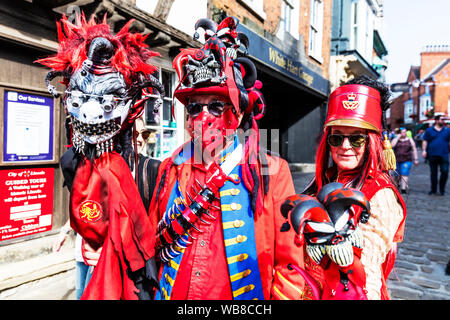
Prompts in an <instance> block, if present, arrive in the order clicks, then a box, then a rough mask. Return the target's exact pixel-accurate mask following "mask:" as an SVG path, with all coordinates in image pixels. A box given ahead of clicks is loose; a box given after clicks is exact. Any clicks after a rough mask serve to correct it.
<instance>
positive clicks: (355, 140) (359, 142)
mask: <svg viewBox="0 0 450 320" xmlns="http://www.w3.org/2000/svg"><path fill="white" fill-rule="evenodd" d="M367 137H368V136H367V135H365V134H350V135H343V134H330V135H329V136H328V138H327V141H328V144H329V145H330V146H332V147H340V146H342V144H343V143H344V139H345V138H347V139H348V141H349V142H350V145H351V146H352V147H354V148H361V147H362V146H363V145H364V144H365V143H366V140H367Z"/></svg>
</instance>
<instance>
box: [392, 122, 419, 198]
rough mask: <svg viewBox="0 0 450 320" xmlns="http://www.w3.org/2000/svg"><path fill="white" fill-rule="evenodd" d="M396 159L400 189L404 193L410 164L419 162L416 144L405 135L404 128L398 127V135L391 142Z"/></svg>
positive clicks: (406, 187)
mask: <svg viewBox="0 0 450 320" xmlns="http://www.w3.org/2000/svg"><path fill="white" fill-rule="evenodd" d="M391 144H392V148H393V149H394V152H395V158H396V159H397V168H398V174H399V175H400V190H401V192H402V193H406V191H407V189H408V176H409V171H410V169H411V166H412V164H413V161H414V165H416V166H417V165H418V164H419V160H418V157H417V149H416V144H415V143H414V140H413V139H412V138H409V137H408V136H407V132H406V129H405V128H400V135H399V136H397V137H396V138H395V139H393V140H392V142H391Z"/></svg>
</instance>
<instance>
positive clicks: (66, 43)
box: [36, 13, 159, 83]
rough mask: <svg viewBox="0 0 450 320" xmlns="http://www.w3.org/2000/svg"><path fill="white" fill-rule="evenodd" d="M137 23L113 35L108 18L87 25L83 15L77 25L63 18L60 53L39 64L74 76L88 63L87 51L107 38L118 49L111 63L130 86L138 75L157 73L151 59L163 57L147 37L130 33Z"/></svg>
mask: <svg viewBox="0 0 450 320" xmlns="http://www.w3.org/2000/svg"><path fill="white" fill-rule="evenodd" d="M133 21H134V19H131V20H130V21H128V22H127V23H126V24H125V25H124V26H123V28H122V29H121V30H120V31H119V32H118V33H117V34H116V35H112V34H111V31H110V27H109V25H108V24H107V23H106V15H105V16H104V17H103V21H102V22H101V23H98V24H97V23H96V21H95V19H94V17H92V18H91V19H90V20H89V21H86V17H85V15H84V14H83V13H82V14H81V15H80V16H77V18H76V21H75V23H71V22H70V21H69V20H68V19H67V17H66V16H65V15H64V14H63V17H62V18H61V20H60V21H59V22H57V24H56V29H57V34H58V40H59V48H58V53H57V54H55V55H53V56H51V57H48V58H44V59H39V60H37V61H36V62H38V63H40V64H43V65H45V66H47V67H49V68H51V69H53V70H56V71H68V72H71V73H72V72H74V71H75V70H77V69H79V68H80V67H81V66H82V64H83V61H84V60H86V59H87V50H88V48H89V45H90V43H91V41H92V40H93V39H94V38H97V37H103V38H106V39H108V40H109V41H111V43H112V44H113V46H114V47H115V48H116V50H115V55H114V57H113V58H112V59H111V63H112V65H113V66H114V68H115V69H116V70H117V71H118V72H120V73H121V74H122V75H123V76H124V78H125V81H126V82H127V83H131V82H133V81H135V80H136V77H137V74H138V73H143V74H151V73H153V72H155V71H156V69H157V68H156V67H155V66H153V65H151V64H149V62H148V61H149V59H150V58H151V57H155V56H159V53H157V52H153V51H151V50H150V49H149V47H148V45H147V44H146V43H145V39H146V38H147V36H143V35H142V34H140V33H130V32H129V28H130V26H131V24H132V23H133Z"/></svg>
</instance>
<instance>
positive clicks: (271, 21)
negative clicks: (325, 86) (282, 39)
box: [210, 0, 332, 78]
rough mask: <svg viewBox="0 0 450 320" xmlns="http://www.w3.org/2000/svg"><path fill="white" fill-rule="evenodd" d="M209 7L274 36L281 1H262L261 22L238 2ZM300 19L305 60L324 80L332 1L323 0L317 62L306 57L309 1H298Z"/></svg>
mask: <svg viewBox="0 0 450 320" xmlns="http://www.w3.org/2000/svg"><path fill="white" fill-rule="evenodd" d="M210 3H211V5H212V6H214V7H216V8H218V9H220V10H223V11H225V12H226V13H227V14H228V15H233V16H235V17H237V18H239V20H240V21H244V19H249V20H250V21H251V22H252V23H253V24H255V25H256V26H257V27H258V28H261V29H262V30H265V31H268V32H270V33H271V34H275V33H276V31H277V28H278V24H279V19H280V15H281V0H264V12H265V14H266V19H265V20H264V21H263V20H262V19H261V18H260V17H259V16H258V15H256V14H254V12H252V11H251V10H249V9H248V8H246V7H245V6H244V5H243V4H242V2H241V1H238V0H211V2H210ZM299 3H300V19H299V30H298V31H299V33H300V35H301V36H302V37H303V47H304V52H305V55H306V58H307V60H308V61H309V62H310V63H312V64H314V65H316V66H318V67H319V68H320V69H321V70H322V76H323V77H324V78H328V77H329V68H328V66H329V63H330V44H331V26H332V17H331V11H332V0H324V7H323V13H324V20H323V38H322V57H323V61H322V62H319V61H317V60H315V59H313V58H311V57H310V56H309V55H308V48H309V32H310V5H311V1H310V0H300V1H299Z"/></svg>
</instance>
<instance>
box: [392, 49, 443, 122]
mask: <svg viewBox="0 0 450 320" xmlns="http://www.w3.org/2000/svg"><path fill="white" fill-rule="evenodd" d="M449 75H450V46H449V45H429V46H425V47H424V48H423V50H422V52H421V53H420V66H411V68H410V71H409V74H408V76H407V79H406V84H407V85H408V86H409V90H408V91H406V92H403V93H402V94H401V95H399V96H398V97H396V98H395V99H394V101H393V104H392V107H391V112H390V115H389V117H387V121H388V123H389V124H390V127H391V129H395V128H398V127H401V126H405V127H408V128H409V129H412V130H416V129H418V128H421V127H423V125H422V124H429V123H432V122H433V121H434V120H432V119H433V117H434V116H435V115H441V116H444V117H446V118H450V77H449ZM418 125H419V126H418Z"/></svg>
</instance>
